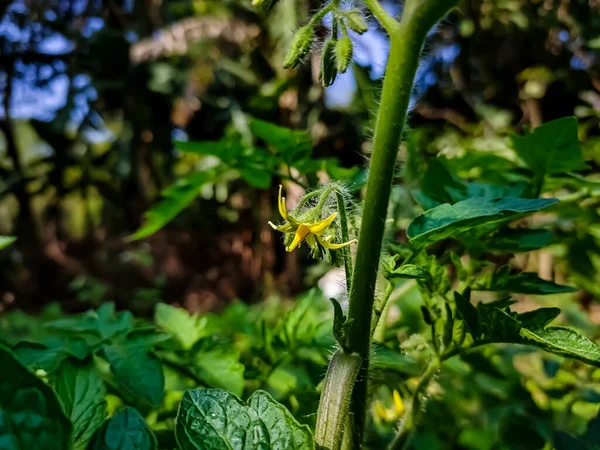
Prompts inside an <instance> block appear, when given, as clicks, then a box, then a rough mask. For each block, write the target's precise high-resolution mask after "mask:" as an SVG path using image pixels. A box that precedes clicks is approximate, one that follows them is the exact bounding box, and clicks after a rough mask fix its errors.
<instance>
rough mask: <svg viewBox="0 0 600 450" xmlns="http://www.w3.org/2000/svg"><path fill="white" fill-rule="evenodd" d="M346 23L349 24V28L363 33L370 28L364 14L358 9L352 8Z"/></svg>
mask: <svg viewBox="0 0 600 450" xmlns="http://www.w3.org/2000/svg"><path fill="white" fill-rule="evenodd" d="M346 25H348V28H350V29H351V30H352V31H354V32H355V33H358V34H363V33H365V32H366V31H367V30H368V29H369V27H368V26H367V24H366V22H365V19H363V16H362V14H361V13H360V11H359V10H358V9H351V10H350V11H348V15H347V16H346Z"/></svg>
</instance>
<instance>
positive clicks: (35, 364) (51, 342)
mask: <svg viewBox="0 0 600 450" xmlns="http://www.w3.org/2000/svg"><path fill="white" fill-rule="evenodd" d="M12 351H13V352H14V353H15V355H17V357H18V358H19V360H20V361H21V362H22V363H24V364H25V365H26V366H28V367H29V368H30V369H33V370H36V369H42V370H44V371H45V372H47V373H52V372H54V371H55V370H56V369H58V367H59V365H60V364H61V363H62V362H63V361H64V360H65V359H67V358H68V357H69V356H73V357H75V358H77V359H84V358H85V357H86V356H87V355H88V354H89V351H90V350H89V347H88V345H87V344H86V342H85V341H84V340H83V339H78V338H74V339H64V338H50V339H46V340H45V341H43V342H42V343H37V342H26V341H22V342H19V343H17V345H15V346H14V347H13V349H12Z"/></svg>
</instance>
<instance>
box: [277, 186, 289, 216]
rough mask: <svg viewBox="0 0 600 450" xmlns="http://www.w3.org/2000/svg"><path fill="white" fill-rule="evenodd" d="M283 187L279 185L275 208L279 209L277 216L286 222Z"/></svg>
mask: <svg viewBox="0 0 600 450" xmlns="http://www.w3.org/2000/svg"><path fill="white" fill-rule="evenodd" d="M282 191H283V186H282V185H281V184H280V185H279V195H278V197H277V206H278V208H279V214H281V217H283V220H288V214H287V209H285V197H282V196H281V194H282Z"/></svg>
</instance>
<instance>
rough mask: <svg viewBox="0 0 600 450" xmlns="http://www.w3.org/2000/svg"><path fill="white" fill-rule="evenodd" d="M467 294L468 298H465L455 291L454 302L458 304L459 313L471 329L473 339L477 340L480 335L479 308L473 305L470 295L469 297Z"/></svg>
mask: <svg viewBox="0 0 600 450" xmlns="http://www.w3.org/2000/svg"><path fill="white" fill-rule="evenodd" d="M467 292H468V291H467ZM466 294H467V295H466V296H463V295H461V294H460V293H459V292H457V291H454V302H455V303H456V309H457V310H458V313H459V314H460V316H461V317H462V319H463V321H464V322H465V324H466V325H467V328H468V329H469V333H471V336H473V338H477V337H478V336H479V334H480V327H479V316H478V314H477V308H475V307H474V306H473V305H472V304H471V301H470V299H469V297H470V295H468V293H466Z"/></svg>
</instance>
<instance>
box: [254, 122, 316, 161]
mask: <svg viewBox="0 0 600 450" xmlns="http://www.w3.org/2000/svg"><path fill="white" fill-rule="evenodd" d="M250 129H251V130H252V133H253V134H254V135H255V136H256V137H258V138H260V139H262V140H263V141H265V142H266V143H267V144H268V145H271V146H273V147H275V149H277V150H278V151H279V153H281V156H282V157H283V159H284V161H285V162H286V163H287V164H289V165H291V166H293V165H294V164H296V163H298V162H299V161H302V160H306V159H308V158H309V157H310V155H311V153H312V146H313V145H312V138H311V137H310V134H308V133H307V132H306V131H295V130H290V129H289V128H284V127H280V126H278V125H274V124H272V123H268V122H264V121H262V120H258V119H253V120H252V121H251V122H250Z"/></svg>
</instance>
